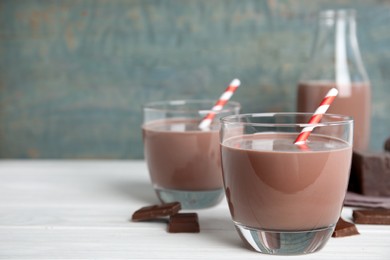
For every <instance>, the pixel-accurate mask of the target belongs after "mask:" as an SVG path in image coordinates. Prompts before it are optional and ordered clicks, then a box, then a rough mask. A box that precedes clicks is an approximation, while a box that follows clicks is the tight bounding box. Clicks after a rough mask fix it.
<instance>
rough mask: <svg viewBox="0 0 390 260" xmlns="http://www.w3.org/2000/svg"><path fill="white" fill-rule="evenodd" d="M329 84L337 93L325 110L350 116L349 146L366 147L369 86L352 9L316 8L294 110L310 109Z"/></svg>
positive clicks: (322, 95) (311, 109)
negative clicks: (351, 135)
mask: <svg viewBox="0 0 390 260" xmlns="http://www.w3.org/2000/svg"><path fill="white" fill-rule="evenodd" d="M332 87H336V88H337V89H338V90H339V95H338V97H336V99H335V100H334V102H333V103H332V105H331V106H330V107H329V110H328V112H327V113H334V114H343V115H348V116H352V117H353V119H354V138H353V148H354V150H366V149H367V148H368V146H369V139H370V121H371V86H370V81H369V79H368V76H367V72H366V70H365V68H364V65H363V61H362V58H361V55H360V50H359V45H358V41H357V37H356V20H355V11H354V10H326V11H322V12H320V14H319V18H318V24H317V33H316V37H315V41H314V45H313V49H312V54H311V58H310V61H309V62H308V64H307V66H306V68H305V69H304V72H303V74H302V76H301V79H300V81H299V83H298V90H297V92H298V93H297V94H298V95H297V109H298V111H300V112H314V111H315V109H316V108H317V106H318V105H319V104H320V102H321V100H322V99H323V98H324V96H325V95H326V92H327V91H328V90H329V89H330V88H332Z"/></svg>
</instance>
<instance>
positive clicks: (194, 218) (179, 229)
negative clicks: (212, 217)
mask: <svg viewBox="0 0 390 260" xmlns="http://www.w3.org/2000/svg"><path fill="white" fill-rule="evenodd" d="M199 231H200V229H199V222H198V214H196V213H178V214H175V215H172V216H170V218H169V224H168V232H169V233H199Z"/></svg>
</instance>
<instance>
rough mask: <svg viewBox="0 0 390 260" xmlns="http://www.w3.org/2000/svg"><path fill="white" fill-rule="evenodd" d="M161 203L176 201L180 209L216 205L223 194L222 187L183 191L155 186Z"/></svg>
mask: <svg viewBox="0 0 390 260" xmlns="http://www.w3.org/2000/svg"><path fill="white" fill-rule="evenodd" d="M155 191H156V193H157V197H158V198H159V199H160V200H161V201H162V202H163V203H169V202H174V201H178V202H180V204H181V208H182V209H203V208H209V207H212V206H215V205H217V204H218V203H219V202H220V201H221V200H222V198H223V196H224V190H223V189H216V190H207V191H183V190H168V189H161V188H155Z"/></svg>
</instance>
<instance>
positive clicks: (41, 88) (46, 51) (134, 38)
mask: <svg viewBox="0 0 390 260" xmlns="http://www.w3.org/2000/svg"><path fill="white" fill-rule="evenodd" d="M328 8H354V9H356V10H357V24H358V31H357V36H358V40H359V43H360V50H361V52H362V56H363V61H364V64H365V66H366V69H367V71H368V74H369V77H370V79H371V84H372V92H373V93H372V104H373V107H372V133H371V137H372V138H371V149H372V150H381V149H382V147H383V142H384V140H385V139H386V138H387V137H388V136H390V1H386V0H376V1H375V0H344V1H341V0H340V1H325V0H319V1H311V0H298V1H297V0H284V1H282V0H279V1H278V0H273V1H272V0H268V1H265V0H264V1H260V0H246V1H240V0H230V1H229V0H227V1H226V0H214V1H208V0H197V1H180V0H128V1H125V0H118V1H112V0H78V1H76V0H74V1H54V0H40V1H38V0H31V1H23V0H2V1H0V158H41V159H74V158H76V159H78V158H80V159H83V158H95V159H141V158H143V147H142V134H141V128H140V126H141V124H142V104H143V103H145V102H148V101H155V100H163V99H180V98H212V99H217V98H218V97H219V95H220V94H221V93H222V91H223V90H224V89H225V88H226V86H227V84H228V83H229V82H230V81H231V80H232V79H233V78H235V77H238V78H240V79H241V82H242V87H241V88H240V89H239V90H238V91H237V92H236V94H235V95H234V97H233V98H232V99H233V100H235V101H238V102H240V103H241V104H242V108H243V112H266V111H267V112H269V111H294V110H295V106H296V104H295V103H296V101H295V99H296V85H297V82H298V80H299V77H300V75H301V73H302V70H303V68H304V65H305V63H306V61H307V59H308V58H309V55H310V48H311V44H312V41H313V39H314V29H315V23H316V17H315V15H316V14H317V12H318V11H319V10H322V9H328Z"/></svg>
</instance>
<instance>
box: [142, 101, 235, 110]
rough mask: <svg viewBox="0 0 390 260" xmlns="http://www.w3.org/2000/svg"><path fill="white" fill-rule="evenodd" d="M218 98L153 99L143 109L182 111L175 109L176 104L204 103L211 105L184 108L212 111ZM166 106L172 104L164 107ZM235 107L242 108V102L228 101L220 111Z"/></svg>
mask: <svg viewBox="0 0 390 260" xmlns="http://www.w3.org/2000/svg"><path fill="white" fill-rule="evenodd" d="M215 103H216V100H212V99H177V100H161V101H152V102H148V103H145V104H144V105H142V108H143V110H150V111H153V110H154V111H165V112H180V111H181V110H177V109H173V108H174V107H175V106H180V105H186V104H189V105H194V104H195V105H196V104H201V105H202V104H203V105H206V104H207V105H209V106H208V107H209V109H187V110H183V111H185V112H188V111H211V110H212V107H213V106H214V105H215ZM164 106H170V107H171V108H169V107H164ZM234 109H241V104H240V103H239V102H237V101H228V102H227V103H226V104H225V106H224V107H223V108H222V110H220V111H218V113H221V112H226V111H231V110H234Z"/></svg>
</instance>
